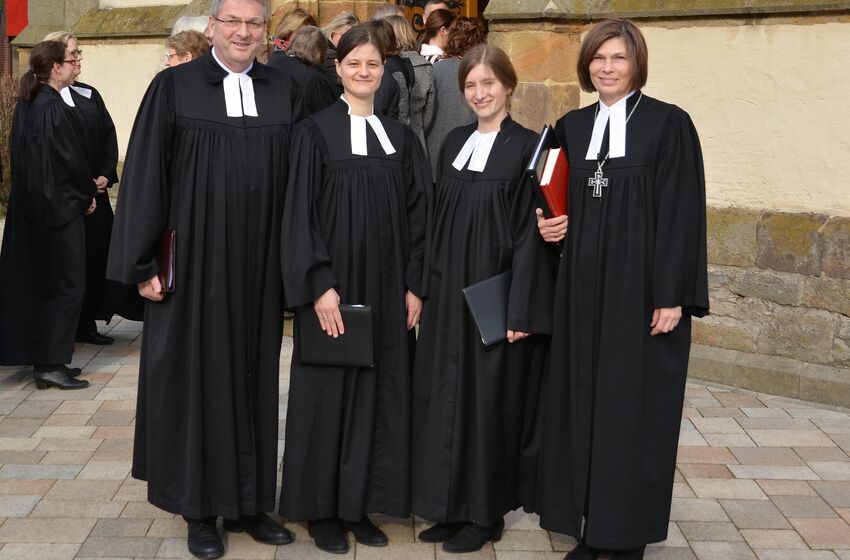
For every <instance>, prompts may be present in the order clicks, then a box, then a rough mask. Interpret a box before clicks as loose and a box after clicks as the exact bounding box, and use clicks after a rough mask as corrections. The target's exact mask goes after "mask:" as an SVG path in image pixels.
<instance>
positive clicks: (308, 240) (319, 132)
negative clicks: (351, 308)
mask: <svg viewBox="0 0 850 560" xmlns="http://www.w3.org/2000/svg"><path fill="white" fill-rule="evenodd" d="M338 53H339V59H338V62H337V69H338V72H339V73H340V76H341V77H342V82H343V85H344V88H345V93H344V97H343V99H341V100H339V101H338V102H337V103H336V104H335V105H333V106H331V107H329V108H328V109H325V110H324V111H319V112H318V113H316V114H314V115H312V116H311V117H310V118H308V119H305V120H304V121H302V122H301V123H300V124H299V125H298V126H297V127H296V128H295V132H294V138H293V141H292V151H291V154H290V174H289V183H288V187H287V194H286V201H285V204H284V216H283V228H282V236H283V241H282V243H281V247H282V267H283V283H284V293H285V297H286V303H287V305H288V306H290V307H295V308H297V309H298V313H300V314H309V313H316V314H317V316H318V318H319V321H320V324H321V325H322V328H323V329H324V330H325V331H326V332H328V333H329V334H332V335H337V334H338V333H339V332H340V330H341V329H346V328H347V325H345V324H344V323H342V320H341V317H340V315H339V310H338V307H337V306H338V304H339V303H340V302H342V303H346V304H365V305H370V306H371V308H372V321H373V326H374V331H373V343H374V362H375V366H374V367H372V368H345V367H325V366H317V365H307V364H305V363H302V362H301V359H300V346H301V340H300V337H299V332H298V330H297V329H296V331H295V348H294V352H293V357H292V368H291V374H290V375H291V380H290V384H289V407H288V411H287V419H286V449H285V452H284V460H283V465H284V466H283V488H282V490H281V498H280V513H281V515H283V516H284V517H287V518H289V519H290V520H296V521H307V522H308V523H309V529H310V535H311V536H312V537H313V539H314V540H315V542H316V545H317V546H318V547H319V548H321V549H323V550H326V551H331V552H337V553H342V552H345V551H347V550H348V542H347V540H346V538H345V534H344V530H350V531H352V532H353V533H354V536H355V538H356V540H357V542H359V543H361V544H366V545H372V546H381V545H384V544H386V543H387V538H386V536H385V535H384V534H383V533H382V532H381V531H380V530H379V529H378V528H376V527H375V526H374V525H373V524H372V523H371V522H370V521H369V518H368V517H367V514H369V513H383V514H386V515H391V516H394V517H407V516H408V515H410V499H411V498H410V420H411V419H410V414H411V411H410V399H411V379H410V375H411V372H410V364H411V362H412V353H413V345H414V332H413V330H412V329H413V327H414V326H415V325H416V323H417V322H418V318H419V312H420V309H421V302H420V301H421V300H420V298H421V297H423V296H424V282H423V274H424V273H423V266H424V259H425V256H424V252H425V236H426V202H427V196H428V192H427V189H429V188H430V185H431V177H430V173H429V171H428V163H427V161H426V159H425V156H424V153H423V151H422V148H421V146H420V145H419V142H418V141H417V140H416V137H415V135H414V134H413V132H412V131H411V130H410V129H409V128H408V127H406V126H405V125H402V124H401V123H399V122H397V121H394V120H392V119H389V118H386V117H378V116H376V115H374V114H373V105H372V104H373V99H374V93H375V90H376V89H377V88H378V84H379V83H380V80H381V73H382V71H383V60H384V51H383V45H382V43H381V42H380V41H379V40H377V39H376V38H375V36H374V34H372V33H371V32H370V31H369V29H368V28H366V27H365V26H358V27H355V28H353V29H352V30H351V31H349V32H348V33H346V34H345V35H344V36H343V37H342V39H341V40H340V42H339V45H338ZM341 336H348V334H347V331H346V334H343V335H341Z"/></svg>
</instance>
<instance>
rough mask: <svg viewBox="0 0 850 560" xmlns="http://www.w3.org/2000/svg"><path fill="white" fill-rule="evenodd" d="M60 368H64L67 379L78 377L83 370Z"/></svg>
mask: <svg viewBox="0 0 850 560" xmlns="http://www.w3.org/2000/svg"><path fill="white" fill-rule="evenodd" d="M62 367H63V368H65V373H67V374H68V376H69V377H77V376H78V375H80V374H81V373H82V372H83V370H81V369H80V368H78V367H68V366H62Z"/></svg>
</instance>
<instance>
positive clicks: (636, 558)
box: [609, 546, 646, 560]
mask: <svg viewBox="0 0 850 560" xmlns="http://www.w3.org/2000/svg"><path fill="white" fill-rule="evenodd" d="M644 550H646V546H638V547H635V548H630V549H628V550H612V551H611V556H609V558H610V559H611V560H643V552H644Z"/></svg>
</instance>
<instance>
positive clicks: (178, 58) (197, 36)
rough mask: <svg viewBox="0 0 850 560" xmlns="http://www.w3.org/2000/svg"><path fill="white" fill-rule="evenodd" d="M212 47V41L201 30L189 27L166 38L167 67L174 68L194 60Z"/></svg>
mask: <svg viewBox="0 0 850 560" xmlns="http://www.w3.org/2000/svg"><path fill="white" fill-rule="evenodd" d="M209 49H210V43H209V41H207V38H206V37H204V34H203V33H201V32H200V31H195V30H193V29H188V30H186V31H181V32H180V33H175V34H174V35H172V36H171V37H169V38H168V39H166V40H165V67H166V68H174V67H175V66H179V65H181V64H183V63H184V62H189V61H190V60H194V59H196V58H198V57H199V56H201V55H202V54H204V53H206V52H207V51H208V50H209Z"/></svg>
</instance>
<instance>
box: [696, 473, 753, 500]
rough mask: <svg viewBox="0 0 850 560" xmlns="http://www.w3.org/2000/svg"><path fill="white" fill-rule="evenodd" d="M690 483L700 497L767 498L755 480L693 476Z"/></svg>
mask: <svg viewBox="0 0 850 560" xmlns="http://www.w3.org/2000/svg"><path fill="white" fill-rule="evenodd" d="M688 484H690V485H691V488H693V490H694V493H695V494H696V495H697V496H699V497H700V498H728V499H739V500H767V499H768V498H767V496H766V495H765V493H764V492H762V490H761V488H760V487H759V485H758V484H756V483H755V481H753V480H723V479H717V478H692V479H690V480H688Z"/></svg>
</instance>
